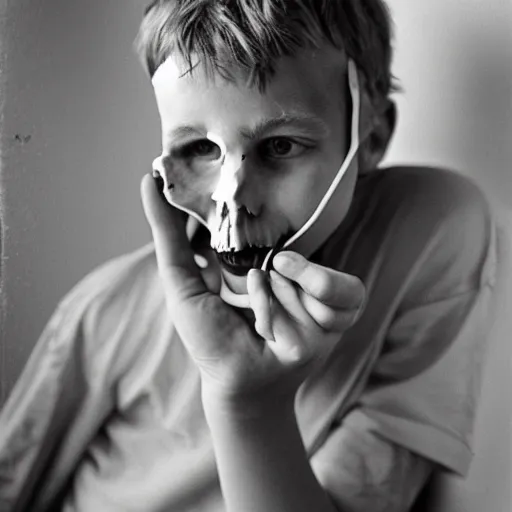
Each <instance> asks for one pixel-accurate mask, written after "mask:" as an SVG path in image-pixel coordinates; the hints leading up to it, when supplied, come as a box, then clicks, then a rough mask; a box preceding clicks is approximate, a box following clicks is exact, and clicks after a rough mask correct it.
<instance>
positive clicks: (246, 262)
mask: <svg viewBox="0 0 512 512" xmlns="http://www.w3.org/2000/svg"><path fill="white" fill-rule="evenodd" d="M271 250H272V247H245V248H244V249H242V250H240V251H224V252H217V253H215V254H216V255H217V259H218V260H219V263H220V264H221V265H222V266H223V267H224V268H226V270H228V271H229V272H231V273H232V274H235V275H238V276H242V275H245V274H247V272H249V270H250V269H251V268H261V266H262V265H263V262H264V261H265V257H266V256H267V254H268V253H269V251H271Z"/></svg>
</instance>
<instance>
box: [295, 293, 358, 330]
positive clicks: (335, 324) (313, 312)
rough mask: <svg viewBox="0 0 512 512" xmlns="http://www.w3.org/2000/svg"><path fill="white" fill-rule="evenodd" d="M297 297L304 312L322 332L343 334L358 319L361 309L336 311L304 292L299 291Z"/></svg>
mask: <svg viewBox="0 0 512 512" xmlns="http://www.w3.org/2000/svg"><path fill="white" fill-rule="evenodd" d="M299 296H300V299H301V301H302V304H303V305H304V308H305V310H306V311H307V312H308V314H309V315H310V316H311V318H312V319H313V320H314V321H315V323H316V324H317V325H318V326H319V327H321V328H322V329H323V330H324V331H327V332H344V331H346V330H347V329H349V328H350V327H352V325H354V324H355V322H356V321H357V319H358V318H359V317H360V311H361V308H353V309H336V308H333V307H332V306H327V305H326V304H323V303H322V302H320V301H319V300H318V299H315V297H313V296H312V295H309V294H308V293H306V292H305V291H304V290H300V291H299Z"/></svg>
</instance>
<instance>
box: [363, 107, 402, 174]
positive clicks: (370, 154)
mask: <svg viewBox="0 0 512 512" xmlns="http://www.w3.org/2000/svg"><path fill="white" fill-rule="evenodd" d="M396 120H397V111H396V104H395V102H394V101H392V100H390V99H386V100H385V105H384V108H381V109H379V113H375V114H374V115H373V120H372V121H373V122H372V125H373V126H372V129H371V132H370V134H369V135H368V138H367V139H366V140H365V142H364V143H363V146H362V147H361V160H360V169H361V172H362V173H364V172H366V171H372V170H373V169H375V168H376V167H377V166H378V165H379V163H380V162H381V161H382V159H383V158H384V155H385V153H386V151H387V149H388V146H389V143H390V142H391V138H392V137H393V133H394V132H395V127H396Z"/></svg>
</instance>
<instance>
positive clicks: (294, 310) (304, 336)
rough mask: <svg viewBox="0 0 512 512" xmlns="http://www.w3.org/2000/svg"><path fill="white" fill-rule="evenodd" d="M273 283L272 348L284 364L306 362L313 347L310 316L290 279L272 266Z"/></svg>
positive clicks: (271, 280) (271, 278)
mask: <svg viewBox="0 0 512 512" xmlns="http://www.w3.org/2000/svg"><path fill="white" fill-rule="evenodd" d="M270 286H271V289H272V293H273V295H274V297H275V301H274V303H273V307H272V329H273V332H274V336H275V340H276V343H274V344H272V345H271V346H270V348H271V349H272V351H273V352H274V354H275V355H276V357H277V358H278V359H279V360H280V361H281V363H283V364H301V363H305V362H307V361H309V360H310V358H311V356H312V354H313V349H314V347H313V346H312V342H313V341H314V339H313V336H312V333H311V325H312V322H311V319H310V318H309V317H308V314H307V312H306V310H305V309H304V307H303V306H302V304H301V302H300V298H299V296H298V294H297V290H296V289H295V286H294V285H293V283H292V282H291V281H289V280H288V279H286V278H284V277H282V276H280V275H279V274H278V273H277V272H275V271H273V270H271V271H270ZM315 339H316V338H315Z"/></svg>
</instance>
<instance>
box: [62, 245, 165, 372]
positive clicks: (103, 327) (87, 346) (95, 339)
mask: <svg viewBox="0 0 512 512" xmlns="http://www.w3.org/2000/svg"><path fill="white" fill-rule="evenodd" d="M163 307H165V297H164V294H163V289H162V287H161V285H160V282H159V279H158V271H157V264H156V256H155V251H154V246H153V243H151V244H147V245H145V246H143V247H141V248H140V249H137V250H135V251H132V252H130V253H127V254H123V255H121V256H117V257H115V258H112V259H110V260H108V261H106V262H105V263H103V264H102V265H100V266H99V267H97V268H96V269H94V270H93V271H91V272H90V273H88V274H87V275H86V276H85V277H84V278H82V279H81V280H80V281H79V282H78V283H77V284H76V285H75V286H74V287H73V288H72V289H71V290H70V291H69V292H68V293H67V294H66V295H65V296H64V298H63V299H62V300H61V301H60V303H59V305H58V307H57V311H56V313H55V315H54V318H58V319H59V322H58V324H59V326H58V329H59V330H61V331H65V332H66V334H65V335H63V334H61V337H63V338H66V339H69V340H70V341H73V342H74V343H78V342H79V343H81V344H82V350H81V351H82V356H83V360H84V363H85V365H86V372H87V373H88V377H89V378H94V377H95V376H97V375H100V374H103V373H105V372H108V373H109V374H112V376H114V375H115V374H116V373H119V372H122V371H124V370H125V369H126V367H127V365H129V364H131V363H130V362H131V361H133V359H134V358H135V357H136V356H137V352H138V351H140V350H141V347H140V345H141V340H142V338H143V336H141V333H142V332H144V330H146V332H147V326H148V325H151V324H155V323H156V322H157V321H158V318H160V317H161V316H162V315H161V314H160V313H161V311H162V308H163Z"/></svg>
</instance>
